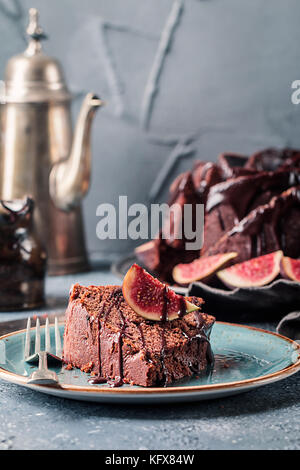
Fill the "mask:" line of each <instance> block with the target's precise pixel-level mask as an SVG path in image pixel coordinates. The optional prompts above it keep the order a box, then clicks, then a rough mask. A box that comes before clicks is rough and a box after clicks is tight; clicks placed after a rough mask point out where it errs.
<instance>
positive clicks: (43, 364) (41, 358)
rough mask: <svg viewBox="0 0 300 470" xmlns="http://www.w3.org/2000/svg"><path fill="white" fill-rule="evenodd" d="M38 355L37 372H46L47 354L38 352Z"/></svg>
mask: <svg viewBox="0 0 300 470" xmlns="http://www.w3.org/2000/svg"><path fill="white" fill-rule="evenodd" d="M38 354H39V370H48V361H47V352H46V351H40V352H39V353H38Z"/></svg>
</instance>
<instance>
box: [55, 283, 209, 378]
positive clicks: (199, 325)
mask: <svg viewBox="0 0 300 470" xmlns="http://www.w3.org/2000/svg"><path fill="white" fill-rule="evenodd" d="M188 300H190V301H191V302H193V303H194V304H195V305H197V306H199V307H200V306H201V304H202V303H203V300H202V299H200V298H197V297H192V298H191V299H188ZM214 321H215V319H214V317H212V316H210V315H206V314H205V313H201V312H200V311H195V312H192V313H188V314H186V315H184V316H183V317H182V318H178V319H176V320H173V321H166V322H154V321H150V320H146V319H144V318H143V317H142V316H140V315H138V314H137V313H135V312H134V310H132V308H131V307H129V305H128V304H127V303H126V301H125V299H124V297H123V294H122V289H121V287H119V286H89V287H83V286H80V285H79V284H76V285H74V286H73V288H72V290H71V292H70V299H69V305H68V309H67V312H66V327H65V333H64V351H63V358H64V362H65V363H66V364H69V365H70V366H73V367H78V368H80V369H81V370H83V371H84V372H91V375H92V378H91V382H92V383H104V382H108V383H109V384H110V385H111V386H119V385H122V384H123V383H127V384H135V385H141V386H144V387H151V386H155V385H168V384H170V383H172V382H174V381H176V380H179V379H182V378H184V377H190V376H192V375H193V374H194V373H200V372H202V371H205V370H206V369H207V367H208V366H210V365H211V363H212V353H211V349H210V343H209V337H210V332H211V328H212V326H213V324H214Z"/></svg>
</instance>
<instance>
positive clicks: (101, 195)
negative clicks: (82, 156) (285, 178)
mask: <svg viewBox="0 0 300 470" xmlns="http://www.w3.org/2000/svg"><path fill="white" fill-rule="evenodd" d="M31 6H34V7H36V8H38V9H39V10H40V13H41V23H42V25H43V27H44V29H45V30H46V31H47V33H48V34H49V36H50V40H49V41H48V42H47V43H46V44H45V50H46V52H47V53H49V54H51V55H54V56H56V57H58V58H59V59H60V60H61V62H62V63H63V64H64V68H65V72H66V76H67V80H68V83H69V85H70V88H71V90H72V91H73V92H74V93H76V95H77V98H76V100H75V102H74V115H75V114H76V113H77V111H78V109H79V104H80V99H81V96H82V95H83V93H84V92H86V91H89V90H91V91H95V92H97V93H99V94H100V95H101V96H102V97H103V98H104V99H105V100H106V101H107V106H106V108H105V109H103V110H101V111H100V112H99V113H98V115H97V117H96V120H95V125H94V132H93V178H92V183H91V188H90V192H89V194H88V196H87V197H86V199H85V201H84V211H85V227H86V232H87V243H88V249H89V251H90V252H91V253H98V256H102V253H104V256H106V255H107V253H108V252H113V253H122V254H125V253H127V252H128V251H130V250H131V249H132V246H133V245H134V244H136V243H133V242H131V241H110V240H106V241H99V240H98V239H97V237H96V230H95V229H96V223H97V217H96V207H97V206H98V204H100V203H102V202H109V203H116V202H117V201H118V196H119V195H128V201H129V203H132V202H149V194H150V193H151V188H152V185H153V183H154V181H155V178H156V177H157V175H158V174H159V172H160V171H161V169H162V168H163V167H164V165H165V164H166V161H167V159H168V157H169V155H170V154H171V152H174V148H175V147H176V144H177V143H178V142H183V144H184V146H183V148H181V149H179V152H178V154H180V153H182V150H183V153H185V150H186V147H185V146H186V145H189V146H191V148H190V147H188V149H187V150H188V151H189V150H194V152H193V153H188V152H187V153H188V155H187V156H186V157H185V158H181V159H179V161H178V164H177V165H176V166H175V167H174V168H173V169H172V171H171V172H170V174H169V181H171V180H172V179H173V178H174V177H175V176H176V174H178V173H179V172H181V171H183V170H184V169H185V168H188V167H190V166H191V164H192V160H193V159H194V158H200V159H209V160H215V159H216V157H217V155H218V153H219V152H221V151H225V150H228V151H237V152H246V153H250V152H252V151H254V150H256V149H259V148H262V147H266V146H270V145H274V146H284V145H291V146H300V135H299V128H300V106H299V108H298V107H297V106H295V105H293V104H292V103H291V83H292V81H293V80H296V79H300V52H299V51H300V46H299V44H300V28H299V15H300V2H299V0H202V1H201V0H185V1H184V0H182V1H181V0H151V1H149V0H148V1H147V0H85V1H84V2H83V1H82V0H51V1H49V0H35V1H34V3H33V1H32V0H30V1H28V0H10V1H9V0H0V33H1V42H0V44H1V46H0V72H1V73H0V75H1V76H3V74H4V67H5V64H6V61H7V60H8V59H9V58H10V56H11V55H13V54H15V53H17V52H20V51H22V50H23V49H24V47H25V40H24V34H23V31H24V29H25V25H26V21H27V11H26V10H27V9H28V8H29V7H31ZM176 152H177V151H176ZM166 187H167V185H166V184H165V185H164V187H163V190H162V191H161V192H160V193H159V194H158V195H157V197H156V198H154V199H155V201H162V200H164V199H165V198H166Z"/></svg>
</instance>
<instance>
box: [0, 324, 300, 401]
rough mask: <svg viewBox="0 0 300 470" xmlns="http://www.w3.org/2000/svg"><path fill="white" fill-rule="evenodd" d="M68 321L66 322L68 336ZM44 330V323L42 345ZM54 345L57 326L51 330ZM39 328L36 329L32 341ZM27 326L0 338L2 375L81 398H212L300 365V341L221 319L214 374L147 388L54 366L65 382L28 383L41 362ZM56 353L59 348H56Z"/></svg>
mask: <svg viewBox="0 0 300 470" xmlns="http://www.w3.org/2000/svg"><path fill="white" fill-rule="evenodd" d="M63 330H64V325H60V332H61V335H63ZM43 334H44V329H43V328H42V345H43V340H44V338H43ZM51 340H52V344H53V345H54V329H53V328H52V330H51ZM33 342H34V329H32V343H33ZM24 344H25V330H23V331H17V332H14V333H10V334H7V335H5V336H2V337H1V338H0V378H1V379H4V380H7V381H10V382H13V383H15V384H19V385H22V386H25V387H29V388H31V389H33V390H37V391H39V392H43V393H47V394H50V395H56V396H60V397H64V398H71V399H77V400H89V401H95V402H114V403H125V402H127V403H129V402H131V403H150V402H151V403H154V402H155V403H163V402H168V403H170V402H178V401H191V400H207V399H213V398H219V397H223V396H228V395H233V394H237V393H241V392H246V391H248V390H251V389H254V388H257V387H260V386H262V385H265V384H270V383H272V382H276V381H278V380H282V379H284V378H286V377H288V376H290V375H292V374H294V373H295V372H297V371H298V370H299V369H300V345H299V344H297V343H295V342H293V341H291V340H290V339H288V338H285V337H283V336H280V335H278V334H276V333H270V332H267V331H264V330H260V329H257V328H252V327H246V326H240V325H234V324H230V323H222V322H217V323H216V324H215V325H214V327H213V331H212V336H211V344H212V349H213V351H214V354H215V367H214V370H213V372H212V374H211V375H210V376H207V375H203V376H201V377H193V378H192V379H189V380H185V381H184V382H182V383H177V384H175V385H173V386H170V387H166V388H164V387H161V388H158V387H156V388H143V387H137V386H130V385H123V386H122V387H119V388H111V387H109V386H108V385H90V384H89V383H88V379H89V375H88V374H85V373H83V372H81V371H80V370H78V369H73V370H71V371H68V370H66V369H65V368H64V367H61V366H58V367H54V370H55V371H56V373H57V374H58V377H59V381H60V386H59V387H50V386H41V385H27V383H26V382H27V378H28V376H29V375H30V374H31V373H32V372H33V370H34V369H35V366H32V365H31V366H30V365H28V364H26V363H25V362H24V360H23V352H24ZM53 352H54V350H53Z"/></svg>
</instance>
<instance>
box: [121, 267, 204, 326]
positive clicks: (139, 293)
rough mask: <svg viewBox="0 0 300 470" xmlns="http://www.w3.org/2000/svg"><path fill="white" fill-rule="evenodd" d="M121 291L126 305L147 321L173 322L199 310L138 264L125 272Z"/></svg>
mask: <svg viewBox="0 0 300 470" xmlns="http://www.w3.org/2000/svg"><path fill="white" fill-rule="evenodd" d="M122 290H123V295H124V298H125V300H126V302H127V303H128V305H129V306H130V307H131V308H132V309H133V310H134V311H135V312H136V313H137V314H138V315H141V316H142V317H144V318H146V319H148V320H154V321H166V320H174V319H175V318H179V317H182V316H183V315H185V314H186V313H190V312H193V311H195V310H199V307H198V306H196V305H194V304H192V303H191V302H188V301H187V300H186V299H185V298H184V297H183V296H182V295H178V294H176V293H175V292H174V291H173V290H172V289H170V288H168V286H166V285H165V284H163V283H162V282H160V281H159V280H158V279H156V278H154V277H153V276H151V275H150V274H149V273H147V271H145V269H143V268H141V267H140V266H139V265H138V264H133V265H132V266H131V268H130V269H129V270H128V271H127V273H126V275H125V277H124V280H123V286H122Z"/></svg>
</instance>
